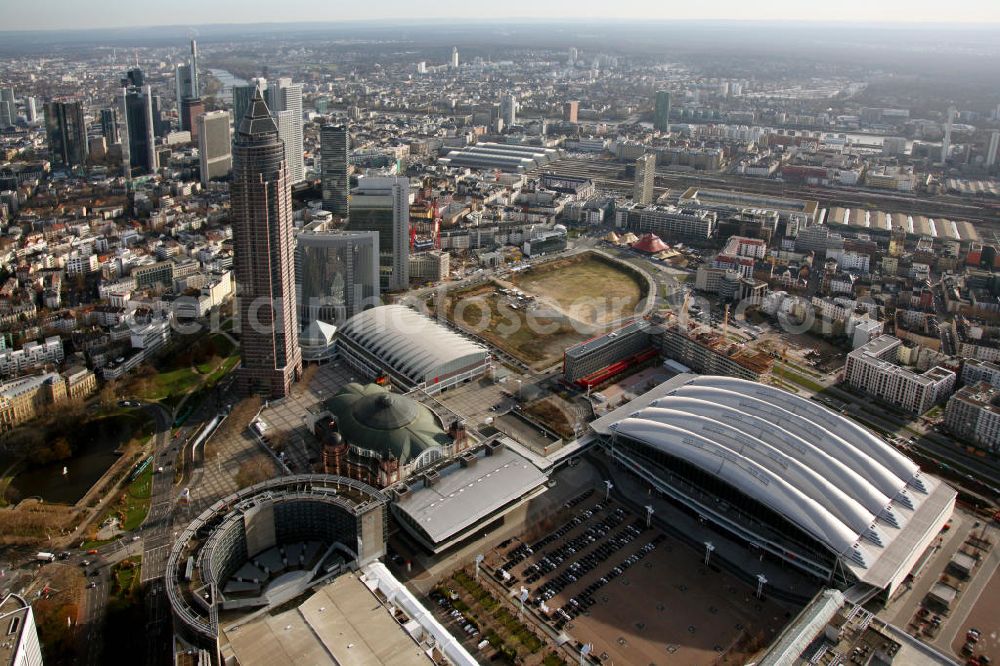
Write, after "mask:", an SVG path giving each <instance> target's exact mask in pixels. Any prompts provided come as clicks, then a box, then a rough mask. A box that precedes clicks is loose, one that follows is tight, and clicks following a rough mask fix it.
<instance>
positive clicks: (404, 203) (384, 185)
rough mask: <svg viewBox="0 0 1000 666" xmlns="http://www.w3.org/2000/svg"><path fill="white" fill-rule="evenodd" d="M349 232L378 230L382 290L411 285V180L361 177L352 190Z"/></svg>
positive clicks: (397, 288)
mask: <svg viewBox="0 0 1000 666" xmlns="http://www.w3.org/2000/svg"><path fill="white" fill-rule="evenodd" d="M347 229H348V230H350V231H375V232H378V247H379V284H380V288H381V289H382V291H400V290H403V289H407V288H409V286H410V179H409V178H400V177H382V176H374V177H368V178H362V179H361V180H360V181H358V186H357V187H356V188H355V189H354V190H353V191H352V192H351V215H350V218H349V219H348V221H347Z"/></svg>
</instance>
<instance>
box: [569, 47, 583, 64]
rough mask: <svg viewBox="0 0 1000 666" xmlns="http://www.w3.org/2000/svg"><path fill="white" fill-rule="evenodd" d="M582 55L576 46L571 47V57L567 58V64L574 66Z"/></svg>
mask: <svg viewBox="0 0 1000 666" xmlns="http://www.w3.org/2000/svg"><path fill="white" fill-rule="evenodd" d="M579 57H580V52H579V51H577V50H576V47H575V46H571V47H569V57H568V58H566V64H567V65H569V66H570V67H572V66H573V65H575V64H576V60H577V58H579Z"/></svg>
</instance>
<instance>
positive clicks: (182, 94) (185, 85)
mask: <svg viewBox="0 0 1000 666" xmlns="http://www.w3.org/2000/svg"><path fill="white" fill-rule="evenodd" d="M174 87H175V89H176V90H175V94H176V95H177V114H178V115H180V112H181V103H182V102H183V101H184V100H185V99H187V98H188V97H192V95H191V65H187V64H184V65H177V67H175V68H174ZM182 120H183V119H182ZM181 129H182V130H183V129H189V128H186V127H183V126H182V127H181Z"/></svg>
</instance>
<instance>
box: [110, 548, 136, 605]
mask: <svg viewBox="0 0 1000 666" xmlns="http://www.w3.org/2000/svg"><path fill="white" fill-rule="evenodd" d="M140 571H142V556H141V555H136V556H135V557H130V558H128V559H125V560H122V561H121V562H119V563H118V564H116V565H115V566H114V568H112V569H111V577H112V580H113V581H114V585H112V586H111V594H112V596H114V597H117V598H119V599H126V598H128V597H129V596H130V595H131V594H132V592H133V591H134V590H135V588H137V587H138V584H139V580H140V577H139V572H140Z"/></svg>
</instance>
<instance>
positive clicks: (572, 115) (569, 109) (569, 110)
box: [563, 100, 580, 123]
mask: <svg viewBox="0 0 1000 666" xmlns="http://www.w3.org/2000/svg"><path fill="white" fill-rule="evenodd" d="M579 114H580V102H578V101H576V100H573V101H572V102H566V103H565V104H563V120H565V121H566V122H568V123H575V122H576V119H577V116H578V115H579Z"/></svg>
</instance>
